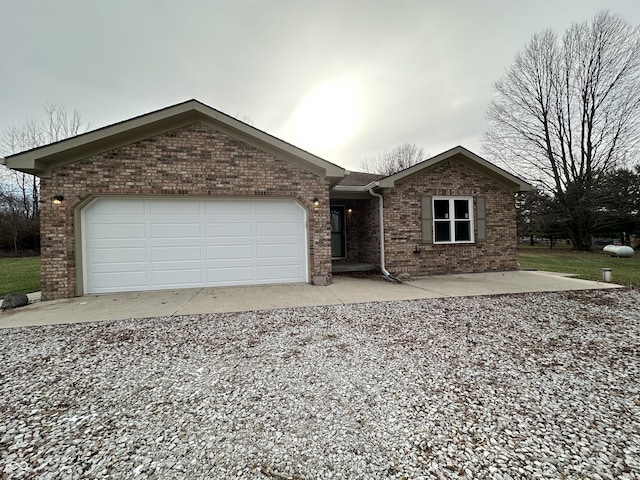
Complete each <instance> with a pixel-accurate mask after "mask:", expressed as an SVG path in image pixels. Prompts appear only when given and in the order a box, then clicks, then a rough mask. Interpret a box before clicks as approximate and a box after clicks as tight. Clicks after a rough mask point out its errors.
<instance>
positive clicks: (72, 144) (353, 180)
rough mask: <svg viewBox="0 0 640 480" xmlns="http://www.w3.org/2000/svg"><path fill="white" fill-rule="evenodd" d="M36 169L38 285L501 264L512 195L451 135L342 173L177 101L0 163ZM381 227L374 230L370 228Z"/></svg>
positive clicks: (184, 284)
mask: <svg viewBox="0 0 640 480" xmlns="http://www.w3.org/2000/svg"><path fill="white" fill-rule="evenodd" d="M2 163H4V164H6V165H7V166H8V167H10V168H13V169H15V170H19V171H22V172H27V173H31V174H35V175H38V176H39V177H40V178H41V198H42V206H41V243H42V251H41V257H42V297H43V299H45V300H51V299H58V298H69V297H74V296H82V295H87V294H98V293H107V292H123V291H142V290H160V289H175V288H191V287H214V286H228V285H255V284H270V283H288V282H311V283H313V284H316V285H327V284H329V283H331V280H332V274H333V273H334V269H336V270H337V269H338V268H340V267H341V266H342V267H343V266H344V264H345V263H347V264H352V263H353V262H359V263H360V264H362V263H364V264H371V265H375V266H376V268H377V269H378V270H379V271H381V272H382V273H384V274H389V275H393V276H397V275H399V274H401V273H409V274H412V275H432V274H445V273H471V272H483V271H490V270H513V269H516V268H517V260H516V223H515V206H514V193H515V192H518V191H526V190H529V189H530V188H531V186H530V185H529V184H527V183H526V182H523V181H522V180H520V179H519V178H517V177H515V176H513V175H510V174H509V173H507V172H505V171H503V170H501V169H499V168H498V167H496V166H495V165H493V164H491V163H489V162H487V161H486V160H484V159H482V158H481V157H479V156H477V155H475V154H473V153H472V152H470V151H468V150H466V149H464V148H463V147H455V148H453V149H451V150H448V151H446V152H444V153H441V154H440V155H437V156H435V157H433V158H430V159H429V160H426V161H424V162H422V163H420V164H418V165H415V166H413V167H411V168H408V169H406V170H403V171H401V172H399V173H396V174H395V175H391V176H387V177H383V176H380V175H371V174H364V173H352V172H348V171H346V170H345V169H343V168H341V167H339V166H338V165H335V164H333V163H330V162H328V161H326V160H323V159H321V158H319V157H317V156H315V155H312V154H311V153H309V152H306V151H304V150H301V149H299V148H297V147H295V146H293V145H291V144H289V143H286V142H284V141H282V140H280V139H278V138H275V137H273V136H271V135H269V134H267V133H265V132H263V131H260V130H258V129H256V128H254V127H252V126H250V125H247V124H245V123H243V122H241V121H239V120H237V119H235V118H233V117H230V116H227V115H225V114H223V113H221V112H219V111H217V110H215V109H213V108H211V107H208V106H207V105H204V104H202V103H200V102H198V101H195V100H190V101H187V102H184V103H181V104H178V105H174V106H171V107H168V108H165V109H162V110H158V111H155V112H152V113H149V114H146V115H142V116H139V117H136V118H132V119H130V120H126V121H124V122H121V123H117V124H114V125H111V126H108V127H104V128H101V129H98V130H94V131H91V132H88V133H84V134H82V135H78V136H75V137H72V138H69V139H67V140H63V141H60V142H56V143H53V144H50V145H46V146H43V147H40V148H36V149H33V150H29V151H26V152H22V153H19V154H16V155H12V156H9V157H7V158H6V159H3V161H2ZM381 232H383V233H382V235H381Z"/></svg>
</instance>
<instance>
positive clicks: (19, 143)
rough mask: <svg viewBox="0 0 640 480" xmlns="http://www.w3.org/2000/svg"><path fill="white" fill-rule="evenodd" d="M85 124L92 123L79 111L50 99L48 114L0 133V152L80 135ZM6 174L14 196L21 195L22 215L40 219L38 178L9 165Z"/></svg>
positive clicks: (19, 196)
mask: <svg viewBox="0 0 640 480" xmlns="http://www.w3.org/2000/svg"><path fill="white" fill-rule="evenodd" d="M83 128H84V129H85V130H86V129H88V128H89V125H85V124H84V123H83V121H82V119H81V117H80V114H79V113H78V112H77V111H75V110H74V111H73V113H71V114H70V113H68V112H67V111H66V110H65V109H64V108H62V107H60V106H58V105H56V104H55V103H50V104H48V105H46V106H45V117H44V118H35V117H31V118H29V119H28V120H27V121H26V122H25V123H24V124H23V125H20V126H16V125H11V126H9V127H7V128H5V130H4V131H3V132H2V134H1V135H0V155H2V156H7V155H11V154H14V153H18V152H23V151H25V150H30V149H32V148H36V147H39V146H41V145H45V144H48V143H53V142H57V141H60V140H63V139H65V138H68V137H72V136H74V135H77V134H78V133H80V130H81V129H83ZM2 177H3V178H2V180H4V182H5V184H9V185H10V190H11V193H12V194H13V197H17V198H19V203H20V211H21V212H22V215H23V216H24V217H25V218H28V219H36V218H37V217H38V215H39V213H40V183H39V181H38V178H37V177H35V176H33V175H29V174H27V173H23V172H17V171H15V170H8V169H4V171H3V174H2ZM5 198H6V196H5ZM13 208H15V207H13Z"/></svg>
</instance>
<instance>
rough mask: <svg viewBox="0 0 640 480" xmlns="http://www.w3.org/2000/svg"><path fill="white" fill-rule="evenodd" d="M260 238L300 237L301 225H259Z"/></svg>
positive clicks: (289, 223) (291, 223)
mask: <svg viewBox="0 0 640 480" xmlns="http://www.w3.org/2000/svg"><path fill="white" fill-rule="evenodd" d="M257 233H258V236H259V237H270V236H283V235H284V236H286V235H293V236H296V237H297V236H299V235H300V224H299V223H293V222H286V223H285V222H277V223H276V222H274V223H262V222H261V223H258V232H257Z"/></svg>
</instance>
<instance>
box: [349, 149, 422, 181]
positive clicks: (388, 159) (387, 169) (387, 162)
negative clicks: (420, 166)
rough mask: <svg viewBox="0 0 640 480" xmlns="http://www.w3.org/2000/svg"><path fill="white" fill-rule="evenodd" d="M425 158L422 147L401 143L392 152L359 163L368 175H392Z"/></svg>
mask: <svg viewBox="0 0 640 480" xmlns="http://www.w3.org/2000/svg"><path fill="white" fill-rule="evenodd" d="M427 158H428V157H427V155H425V153H424V149H423V148H422V147H418V146H416V144H415V143H403V144H402V145H399V146H397V147H395V148H394V149H393V150H389V151H388V152H384V153H380V154H378V156H377V157H374V158H365V159H364V160H362V161H361V162H360V166H361V167H362V168H363V169H364V170H365V171H367V172H369V173H379V174H382V175H393V174H394V173H397V172H399V171H400V170H404V169H405V168H409V167H411V166H413V165H415V164H416V163H420V162H422V161H424V160H426V159H427Z"/></svg>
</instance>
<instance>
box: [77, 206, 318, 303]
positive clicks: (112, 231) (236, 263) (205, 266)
mask: <svg viewBox="0 0 640 480" xmlns="http://www.w3.org/2000/svg"><path fill="white" fill-rule="evenodd" d="M82 232H83V233H82V236H83V256H84V258H83V268H84V279H85V293H102V292H108V291H113V292H115V291H131V290H153V289H163V288H181V287H185V288H186V287H197V286H218V285H249V284H264V283H284V282H306V281H307V280H308V278H307V268H308V267H307V248H308V247H307V239H306V211H305V210H304V209H303V208H302V207H301V206H300V205H298V204H297V203H296V202H295V201H293V200H271V199H252V200H249V199H247V200H238V199H183V198H180V199H149V198H147V199H142V198H141V199H135V198H129V199H114V198H107V197H105V198H100V199H97V200H96V201H95V202H93V203H92V204H90V205H89V206H88V207H87V208H85V210H83V212H82Z"/></svg>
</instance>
